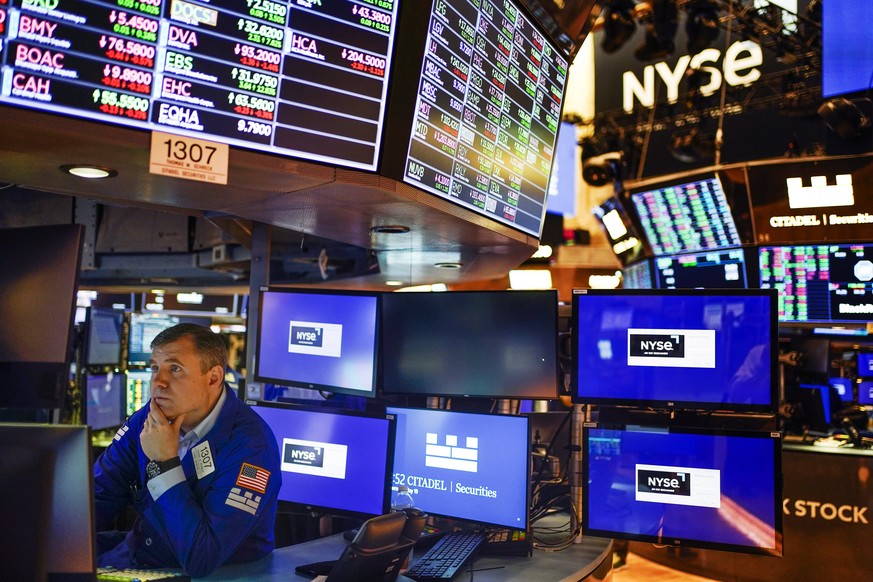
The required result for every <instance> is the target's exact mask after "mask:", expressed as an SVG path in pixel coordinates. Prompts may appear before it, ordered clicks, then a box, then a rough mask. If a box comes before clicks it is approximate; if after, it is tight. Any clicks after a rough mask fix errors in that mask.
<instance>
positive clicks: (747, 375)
mask: <svg viewBox="0 0 873 582" xmlns="http://www.w3.org/2000/svg"><path fill="white" fill-rule="evenodd" d="M573 317H574V325H573V333H574V336H573V349H574V365H573V372H574V374H573V377H572V383H573V398H574V400H575V401H576V402H579V403H585V404H606V405H627V406H644V407H654V408H675V409H704V410H726V411H732V412H770V411H772V410H774V409H775V406H776V386H777V384H776V379H777V370H776V366H775V362H774V356H775V347H774V346H775V342H776V340H777V337H778V335H777V331H776V329H777V327H776V295H775V293H773V292H772V291H771V290H761V289H746V290H742V289H736V290H730V289H717V290H698V289H686V290H674V289H662V290H642V289H622V290H615V291H606V290H604V291H600V292H597V291H591V290H589V291H587V292H586V291H582V292H577V293H574V295H573Z"/></svg>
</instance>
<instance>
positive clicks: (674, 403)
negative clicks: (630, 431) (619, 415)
mask: <svg viewBox="0 0 873 582" xmlns="http://www.w3.org/2000/svg"><path fill="white" fill-rule="evenodd" d="M583 295H589V296H591V295H594V296H616V297H620V296H627V295H631V296H662V297H669V296H675V297H682V296H695V297H707V296H708V297H730V296H739V297H742V296H746V297H766V298H768V299H769V304H770V314H771V318H770V326H769V328H770V358H769V360H770V390H769V391H770V404H747V403H732V404H726V403H723V402H707V401H688V400H671V399H667V398H659V399H637V398H625V397H621V398H610V397H599V396H583V395H581V394H580V393H579V390H580V373H579V365H580V360H579V347H580V343H581V342H579V341H573V342H572V344H573V353H572V359H571V362H572V363H571V374H570V399H571V401H572V402H573V403H574V404H595V405H607V406H628V407H635V408H647V409H655V410H701V411H710V412H715V411H727V412H762V413H774V412H776V410H777V407H778V402H779V400H778V399H779V374H778V369H779V368H778V359H779V350H778V341H779V326H778V322H777V318H776V314H777V293H776V291H775V289H756V288H750V289H574V290H573V296H572V334H573V336H574V338H575V337H578V334H579V333H581V332H582V330H580V329H579V297H581V296H583Z"/></svg>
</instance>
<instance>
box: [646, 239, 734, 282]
mask: <svg viewBox="0 0 873 582" xmlns="http://www.w3.org/2000/svg"><path fill="white" fill-rule="evenodd" d="M654 263H655V280H656V285H655V287H657V288H658V289H694V288H704V289H745V288H746V287H748V286H749V277H748V272H747V269H746V253H745V250H744V249H741V248H736V249H719V250H711V251H706V252H701V253H688V254H683V255H672V256H664V257H655V258H654Z"/></svg>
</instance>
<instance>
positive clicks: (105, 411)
mask: <svg viewBox="0 0 873 582" xmlns="http://www.w3.org/2000/svg"><path fill="white" fill-rule="evenodd" d="M83 381H84V384H85V385H84V387H83V388H84V390H83V392H84V397H85V420H86V421H87V423H88V426H90V427H91V430H103V429H107V428H113V427H118V426H121V425H122V424H124V421H125V419H126V418H127V398H126V394H127V391H126V387H127V376H126V375H125V374H124V373H123V372H107V373H105V374H86V375H84V376H83Z"/></svg>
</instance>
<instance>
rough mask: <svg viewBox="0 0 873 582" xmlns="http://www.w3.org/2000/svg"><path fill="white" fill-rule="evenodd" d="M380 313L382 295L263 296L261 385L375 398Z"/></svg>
mask: <svg viewBox="0 0 873 582" xmlns="http://www.w3.org/2000/svg"><path fill="white" fill-rule="evenodd" d="M378 308H379V297H378V295H376V294H368V293H362V292H351V291H350V292H345V291H331V292H315V291H307V290H264V291H262V292H261V296H260V308H259V315H260V318H259V326H258V346H257V357H256V365H255V369H256V372H255V377H256V379H257V380H259V381H262V382H270V383H275V384H283V385H289V386H300V387H304V388H312V389H317V390H331V391H335V392H344V393H348V394H358V395H360V396H373V395H374V394H375V391H376V363H377V359H376V358H377V342H376V340H377V337H378V336H377V332H378V313H379V312H378Z"/></svg>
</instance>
